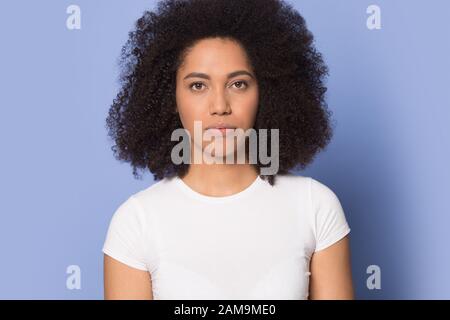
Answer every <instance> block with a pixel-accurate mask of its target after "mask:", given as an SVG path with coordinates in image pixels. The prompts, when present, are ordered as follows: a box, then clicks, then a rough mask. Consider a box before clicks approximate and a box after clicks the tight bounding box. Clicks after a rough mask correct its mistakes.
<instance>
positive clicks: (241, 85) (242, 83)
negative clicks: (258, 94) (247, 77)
mask: <svg viewBox="0 0 450 320" xmlns="http://www.w3.org/2000/svg"><path fill="white" fill-rule="evenodd" d="M236 84H237V88H238V89H245V88H247V82H245V81H236V82H235V83H233V85H236Z"/></svg>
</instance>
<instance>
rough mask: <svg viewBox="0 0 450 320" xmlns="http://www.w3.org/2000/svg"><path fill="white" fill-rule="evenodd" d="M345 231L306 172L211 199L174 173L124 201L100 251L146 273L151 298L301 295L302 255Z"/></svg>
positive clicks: (305, 263)
mask: <svg viewBox="0 0 450 320" xmlns="http://www.w3.org/2000/svg"><path fill="white" fill-rule="evenodd" d="M349 232H350V228H349V225H348V223H347V221H346V217H345V215H344V211H343V209H342V206H341V204H340V202H339V199H338V198H337V196H336V195H335V193H334V192H333V191H332V190H331V189H330V188H328V187H327V186H326V185H324V184H322V183H321V182H319V181H317V180H315V179H313V178H311V177H306V176H296V175H293V174H286V175H278V176H277V178H276V180H275V185H274V186H273V187H272V186H271V185H270V184H269V183H268V182H267V181H265V180H263V179H261V178H260V177H259V176H258V177H257V179H256V180H255V181H254V182H253V183H252V184H251V185H250V186H248V187H247V188H246V189H244V190H243V191H241V192H239V193H235V194H233V195H230V196H224V197H212V196H206V195H203V194H201V193H198V192H196V191H194V190H193V189H191V188H190V187H189V186H188V185H187V184H186V183H185V182H184V181H183V180H181V179H180V178H178V177H172V178H164V179H163V180H159V181H157V182H156V183H154V184H153V185H151V186H150V187H147V188H146V189H143V190H141V191H139V192H137V193H135V194H133V195H131V196H130V197H129V198H128V199H127V200H126V201H125V202H123V203H122V204H121V205H120V206H119V208H118V209H117V210H116V212H115V213H114V215H113V217H112V219H111V222H110V225H109V229H108V232H107V235H106V240H105V243H104V246H103V252H104V253H105V254H107V255H109V256H111V257H113V258H115V259H116V260H118V261H120V262H123V263H125V264H127V265H128V266H131V267H134V268H136V269H140V270H148V271H149V272H150V274H151V280H152V291H153V298H154V299H155V300H157V299H210V300H212V299H253V300H256V299H307V298H308V294H309V293H308V286H309V276H310V274H311V273H310V269H309V262H310V258H311V256H312V254H313V253H314V252H315V251H319V250H322V249H325V248H327V247H329V246H330V245H332V244H334V243H335V242H337V241H338V240H340V239H341V238H343V237H344V236H345V235H346V234H348V233H349Z"/></svg>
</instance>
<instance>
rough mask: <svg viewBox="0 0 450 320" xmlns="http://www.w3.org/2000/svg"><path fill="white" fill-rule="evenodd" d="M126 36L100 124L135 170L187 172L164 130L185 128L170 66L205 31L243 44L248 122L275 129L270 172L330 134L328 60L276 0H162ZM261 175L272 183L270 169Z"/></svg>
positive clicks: (288, 166)
mask: <svg viewBox="0 0 450 320" xmlns="http://www.w3.org/2000/svg"><path fill="white" fill-rule="evenodd" d="M128 35H129V38H128V40H127V42H126V44H125V45H124V46H123V48H122V51H121V54H120V56H119V59H118V65H119V67H120V76H119V83H120V91H119V93H118V94H117V96H116V98H115V99H114V101H113V103H112V105H111V108H110V110H109V114H108V117H107V120H106V127H107V129H108V136H109V137H110V138H112V139H113V141H114V142H115V145H114V146H113V147H112V148H111V149H112V151H113V153H114V156H115V158H116V159H117V160H121V161H127V162H130V163H131V165H132V167H133V175H134V176H135V177H136V178H139V175H138V172H137V169H143V170H146V169H147V168H148V169H149V170H150V172H151V173H153V176H154V179H155V180H161V179H163V178H164V177H170V176H174V175H178V176H179V177H183V176H184V175H185V174H186V173H187V170H188V166H189V164H179V165H176V164H174V163H173V162H172V160H171V150H172V148H173V146H174V145H175V144H177V143H178V142H177V141H171V134H172V132H173V131H174V130H175V129H176V128H183V126H182V124H181V121H180V118H179V115H178V113H177V112H176V100H175V89H176V72H177V69H178V67H179V66H180V65H181V63H182V61H183V57H184V54H185V53H186V50H187V49H188V48H190V47H191V46H193V45H194V44H195V43H196V42H197V41H199V40H201V39H204V38H214V37H219V38H228V39H232V40H234V41H237V42H238V43H239V44H240V45H242V47H243V48H244V49H245V51H246V52H247V54H248V56H249V58H250V63H251V65H252V68H253V70H254V71H255V75H256V78H257V80H258V85H259V105H258V110H257V115H256V120H255V124H254V127H253V128H254V129H255V130H256V132H258V129H259V128H261V129H272V128H278V129H279V171H278V173H277V174H286V173H288V172H289V171H290V170H293V169H299V168H300V169H304V168H305V167H306V166H307V165H308V164H309V163H311V162H312V160H313V159H314V157H315V155H316V154H317V153H318V152H319V151H320V150H321V149H324V148H325V147H326V145H327V144H328V143H329V141H330V139H331V137H332V131H333V129H332V125H331V122H330V116H331V111H329V110H328V109H327V104H326V102H325V92H326V90H327V88H326V87H325V86H324V78H325V76H326V75H328V67H327V66H326V65H325V63H324V61H323V59H322V55H321V54H320V53H319V52H318V51H317V50H316V48H315V46H314V43H313V40H314V38H313V35H312V33H311V32H310V31H309V30H308V29H307V26H306V23H305V20H304V18H303V17H302V16H301V15H300V14H299V13H298V11H296V10H295V9H294V8H293V7H292V5H290V4H288V3H286V2H284V1H283V0H245V1H241V0H239V1H237V0H162V1H159V2H158V3H157V5H156V9H155V10H154V11H148V10H146V11H144V13H143V15H142V16H141V17H140V18H139V19H138V20H137V21H136V22H135V25H134V28H133V30H132V31H130V32H129V34H128ZM269 131H270V130H269ZM269 146H270V135H269ZM255 166H257V167H258V169H260V168H261V164H260V163H259V162H258V164H255ZM260 176H261V178H263V179H268V181H269V183H270V184H271V185H274V183H275V182H274V179H275V176H276V175H269V176H263V175H260Z"/></svg>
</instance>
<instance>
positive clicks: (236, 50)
mask: <svg viewBox="0 0 450 320" xmlns="http://www.w3.org/2000/svg"><path fill="white" fill-rule="evenodd" d="M238 68H240V69H249V68H250V66H249V64H248V59H247V54H246V52H245V50H244V49H243V48H242V46H241V45H240V44H239V43H237V42H235V41H232V40H230V39H223V38H208V39H202V40H200V41H198V42H197V43H196V44H195V45H194V46H192V47H191V48H189V49H188V51H187V52H186V55H185V57H184V60H183V64H182V65H181V66H180V69H179V72H180V73H182V74H184V73H188V72H191V71H197V72H206V73H210V74H211V75H214V73H217V74H221V73H227V72H228V71H234V69H238Z"/></svg>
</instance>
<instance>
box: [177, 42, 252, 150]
mask: <svg viewBox="0 0 450 320" xmlns="http://www.w3.org/2000/svg"><path fill="white" fill-rule="evenodd" d="M176 102H177V111H178V113H179V116H180V120H181V123H182V124H183V127H184V128H185V129H186V130H188V131H189V134H190V135H191V141H192V142H193V143H195V146H196V147H199V148H200V149H201V150H203V149H204V147H205V146H206V145H208V144H210V143H211V142H212V141H214V138H213V139H212V140H211V141H203V139H202V141H200V144H201V145H200V144H199V143H198V141H194V140H193V139H194V121H201V125H202V126H201V134H202V137H203V133H204V132H205V131H206V128H207V127H208V126H213V125H216V124H221V123H225V124H229V125H231V126H234V127H236V128H241V129H243V130H244V131H246V130H247V129H249V128H252V127H253V125H254V122H255V117H256V112H257V108H258V85H257V81H256V78H255V75H254V73H253V70H252V69H251V66H250V65H249V62H248V58H247V55H246V52H245V50H244V49H243V48H242V47H241V46H240V45H239V44H237V43H236V42H233V41H232V40H229V39H222V38H208V39H203V40H200V41H199V42H197V43H196V44H195V46H193V47H192V48H190V49H189V51H188V53H187V54H186V56H185V59H184V60H183V64H182V66H180V68H179V69H178V71H177V79H176ZM211 132H212V131H209V133H211ZM215 132H218V131H215ZM225 142H226V139H225V137H224V139H223V151H224V153H226V154H228V153H230V152H231V151H235V150H236V149H237V147H236V146H235V148H234V150H226V143H225ZM238 147H239V146H238ZM213 155H214V152H213Z"/></svg>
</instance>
